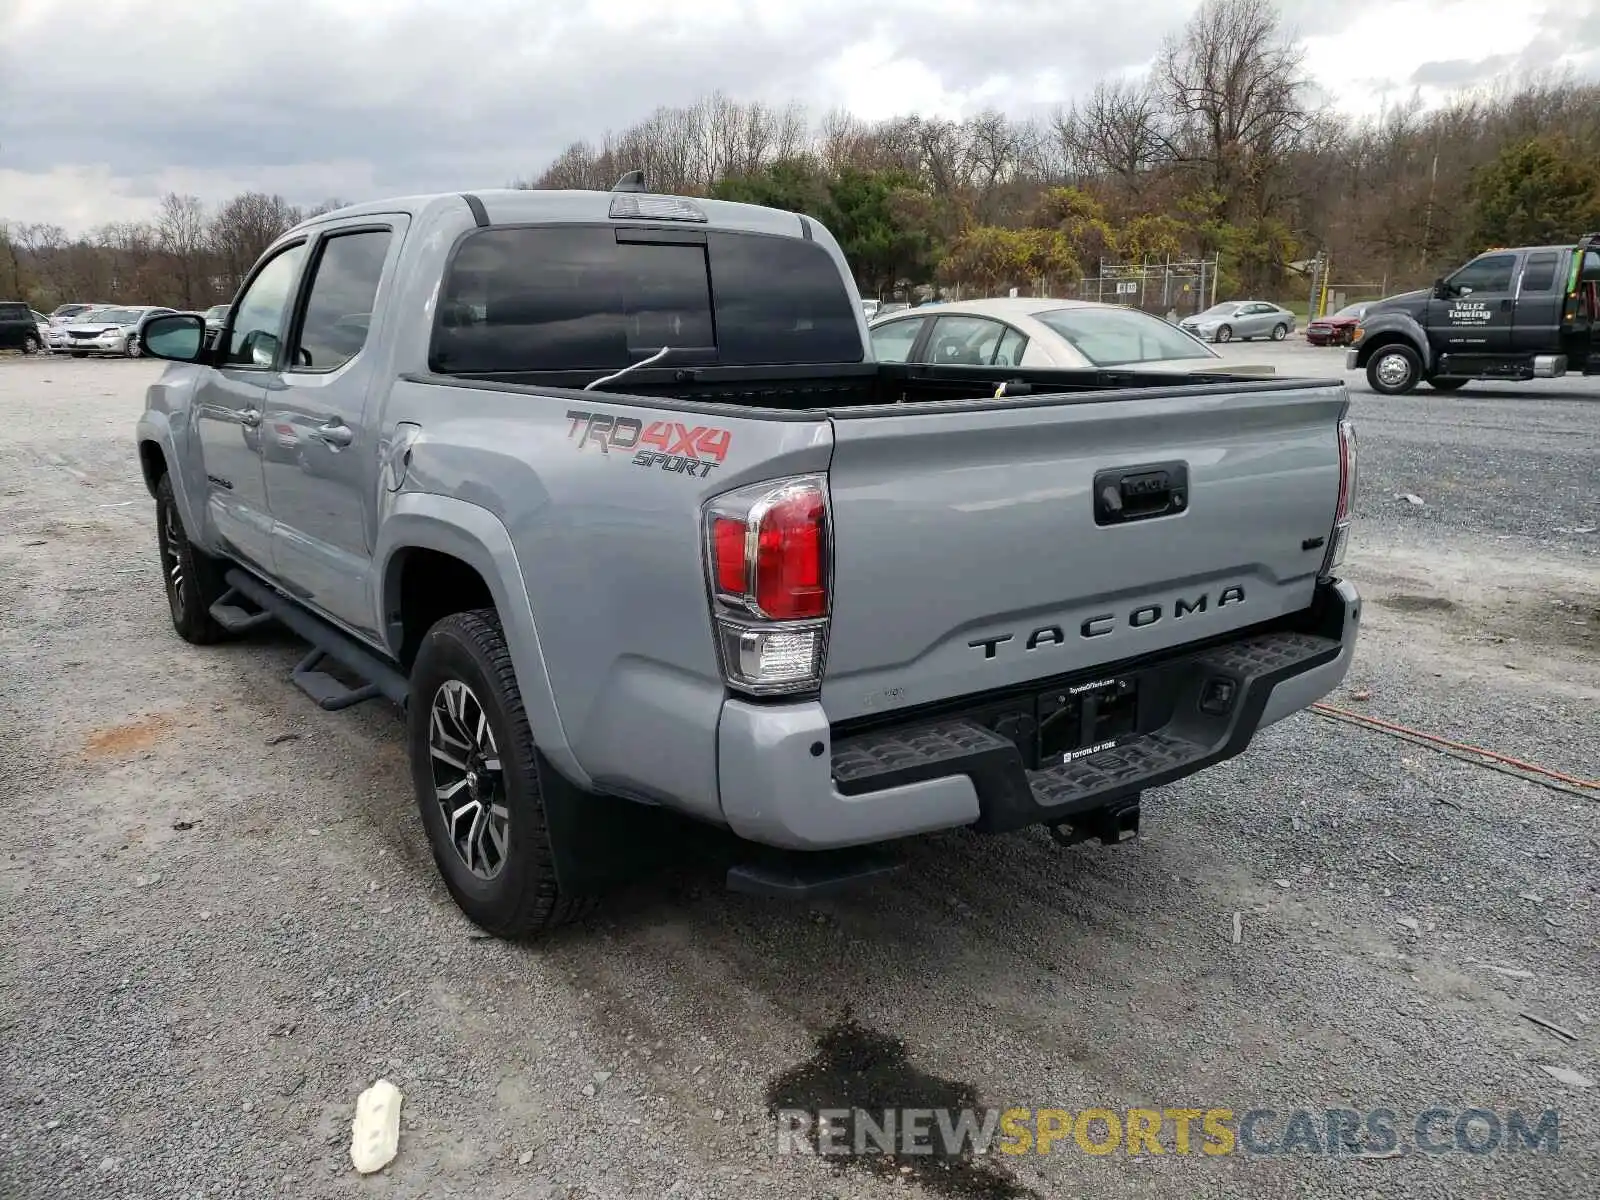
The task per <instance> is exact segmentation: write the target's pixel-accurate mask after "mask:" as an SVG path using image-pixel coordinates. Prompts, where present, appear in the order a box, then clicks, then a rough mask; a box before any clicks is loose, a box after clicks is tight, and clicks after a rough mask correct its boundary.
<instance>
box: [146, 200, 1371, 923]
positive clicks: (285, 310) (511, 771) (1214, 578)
mask: <svg viewBox="0 0 1600 1200" xmlns="http://www.w3.org/2000/svg"><path fill="white" fill-rule="evenodd" d="M641 190H642V184H641V183H640V182H639V180H638V176H637V175H634V176H633V177H631V178H625V180H624V181H623V185H619V188H618V190H617V191H615V192H613V193H610V194H608V193H604V192H590V193H580V192H559V193H554V192H538V191H497V192H485V193H480V194H469V195H463V194H459V193H457V194H450V195H439V196H432V197H425V198H421V199H418V198H411V199H401V200H386V201H380V202H377V203H373V204H366V205H360V206H356V207H352V208H349V209H346V210H343V211H342V212H341V213H339V214H335V215H333V216H331V217H330V216H323V217H320V218H317V219H316V220H315V221H312V222H306V223H302V224H300V225H298V226H296V227H295V228H293V229H291V230H289V231H287V232H286V233H284V234H283V235H282V236H280V237H279V238H278V239H277V240H276V241H275V242H274V243H273V244H272V245H271V246H269V247H268V248H267V249H266V251H265V252H264V254H263V256H262V257H261V259H260V261H259V262H258V263H257V264H256V266H255V267H254V268H253V269H252V271H251V272H250V274H249V276H248V277H247V279H246V281H245V285H244V288H243V290H242V291H241V293H240V295H239V299H238V302H237V304H236V305H235V308H234V315H233V317H232V319H231V322H230V330H231V332H230V334H229V337H228V339H227V341H226V342H225V343H221V344H219V345H217V346H215V347H213V348H211V349H208V348H207V347H206V346H205V342H204V332H205V322H204V320H203V319H201V318H200V317H197V316H188V315H173V316H163V317H156V318H154V319H153V320H151V321H150V323H149V324H148V325H147V326H146V328H145V332H144V334H143V337H144V342H145V345H146V347H147V348H148V349H149V351H150V352H151V353H153V354H156V355H159V356H161V357H164V358H168V359H171V360H173V363H174V365H172V366H170V367H168V368H167V370H166V372H165V373H164V374H163V375H162V376H161V378H160V379H159V380H157V381H156V382H155V383H154V384H152V385H151V387H150V388H149V390H148V392H147V395H146V405H145V411H144V413H143V414H142V415H141V417H140V418H139V421H138V425H137V431H136V435H135V436H136V441H137V444H138V457H139V462H140V464H141V467H142V470H143V474H144V480H145V483H146V485H147V486H148V488H149V490H150V492H151V493H152V495H153V496H154V497H155V501H156V503H155V509H156V519H155V530H154V533H155V537H154V540H155V542H156V547H155V548H156V549H157V551H158V553H159V556H160V559H161V572H160V577H161V580H162V583H163V587H164V588H165V592H166V599H167V602H168V608H169V615H170V618H171V621H172V624H173V627H174V628H175V629H176V630H177V632H178V634H179V636H180V637H182V638H183V639H184V640H186V641H188V642H191V643H196V644H205V643H211V642H216V641H218V640H221V639H224V638H226V637H229V636H231V635H235V634H240V633H243V632H245V631H247V630H250V629H253V628H255V627H257V626H261V625H264V624H271V623H278V624H281V625H283V626H286V627H287V628H288V629H290V630H292V631H293V632H294V633H295V634H296V635H298V636H300V637H302V638H305V639H306V640H307V641H309V642H310V643H311V645H312V647H313V649H312V652H311V654H309V655H308V656H307V658H306V659H305V660H304V661H303V662H302V663H301V664H300V665H299V666H298V667H297V668H295V670H294V672H293V675H292V678H293V679H294V680H295V681H296V683H298V684H299V686H300V687H301V688H302V690H304V691H305V692H306V693H307V694H308V695H309V696H311V697H313V698H314V699H315V700H316V702H317V703H318V704H319V705H320V706H321V707H323V708H325V709H330V710H333V709H341V708H344V707H347V706H349V705H350V704H353V703H358V702H361V701H365V700H370V699H376V698H379V697H387V698H390V699H392V700H394V701H395V702H397V703H399V704H401V705H403V706H404V708H405V711H406V714H407V715H406V720H407V733H406V741H405V745H406V753H407V755H408V756H409V761H410V768H411V779H412V783H413V787H414V788H415V791H416V798H417V803H418V806H419V809H420V814H421V818H422V822H423V825H424V828H425V830H426V832H427V836H428V838H429V840H430V843H431V847H432V851H433V857H434V861H435V863H436V864H437V866H438V868H439V870H440V872H441V874H442V875H443V877H444V880H445V883H446V886H447V887H448V889H449V891H450V893H451V895H452V896H453V897H454V899H455V901H456V903H457V904H458V905H459V906H460V907H461V909H462V910H463V911H464V912H466V913H467V915H468V916H469V917H470V918H471V919H472V920H473V921H475V922H476V923H477V924H478V925H479V926H480V927H482V928H483V929H485V930H486V931H488V932H490V933H491V934H495V935H500V936H514V935H519V934H526V933H530V932H533V931H536V930H540V929H543V928H546V927H548V926H550V925H553V924H556V923H558V922H560V921H563V920H566V919H568V918H570V917H572V916H573V915H576V914H577V913H579V912H581V911H583V908H584V906H585V902H586V901H587V899H588V898H589V897H590V896H591V895H593V893H594V890H595V889H596V888H597V886H598V883H597V881H599V880H605V879H607V878H608V877H614V874H613V873H614V872H617V871H619V870H620V866H619V864H626V863H627V861H628V857H629V856H632V855H637V854H645V853H661V852H664V850H666V849H670V847H671V846H672V845H673V844H674V843H673V842H671V841H670V840H669V839H668V838H666V837H665V836H656V835H655V834H654V833H652V832H650V831H652V830H655V829H659V828H661V827H662V826H663V825H665V821H664V817H666V816H671V815H673V814H676V815H678V816H680V817H686V818H691V819H694V820H698V821H700V822H704V823H707V824H710V825H713V826H717V827H720V828H721V829H722V830H723V831H724V832H725V833H727V834H731V835H733V836H731V837H725V838H723V839H720V844H722V845H726V846H727V847H729V848H730V849H731V850H733V851H734V852H735V853H736V854H737V855H738V857H737V858H735V859H734V865H733V867H732V868H731V869H730V870H729V871H728V874H727V880H728V883H729V885H730V886H731V887H735V888H739V889H741V890H746V891H754V892H761V893H763V894H766V895H773V896H778V895H781V896H809V895H815V894H816V893H817V892H818V891H819V890H821V889H824V888H827V887H830V886H837V885H839V884H842V883H847V882H849V881H851V880H856V879H860V878H861V877H863V875H865V874H868V873H871V874H876V873H879V872H881V871H882V870H883V869H884V865H885V863H884V855H885V853H886V852H888V851H889V850H892V846H880V847H879V851H878V854H877V856H876V857H875V858H873V859H868V858H863V854H862V851H861V849H860V848H862V847H867V846H873V845H878V844H883V843H893V842H895V841H896V840H898V839H901V838H904V837H908V836H912V835H916V834H921V833H927V832H931V831H934V830H940V829H951V828H959V827H971V828H973V829H975V830H976V831H980V832H986V833H998V832H1004V831H1007V830H1016V829H1022V828H1025V827H1029V826H1033V825H1040V824H1042V825H1045V826H1047V827H1048V828H1049V829H1050V830H1051V832H1052V834H1053V836H1054V837H1055V838H1056V840H1057V841H1059V842H1061V843H1063V844H1070V843H1073V842H1081V841H1085V840H1089V839H1095V838H1098V839H1100V840H1101V841H1103V842H1106V843H1110V844H1115V843H1118V842H1122V841H1126V840H1127V839H1128V838H1129V837H1131V836H1133V834H1134V833H1135V832H1136V830H1137V826H1138V817H1139V796H1140V793H1141V790H1143V789H1145V788H1154V787H1157V786H1159V785H1164V784H1168V783H1171V782H1173V781H1174V780H1177V779H1180V778H1183V777H1185V776H1188V775H1190V774H1193V773H1194V772H1196V771H1200V770H1203V769H1205V768H1206V767H1209V766H1211V765H1212V764H1214V763H1218V762H1221V761H1223V760H1225V759H1228V758H1231V757H1232V756H1234V755H1237V754H1239V753H1241V752H1242V751H1243V750H1244V749H1245V748H1246V747H1247V746H1248V745H1249V743H1250V741H1251V739H1252V737H1253V736H1254V735H1255V734H1256V732H1257V730H1258V729H1260V728H1262V727H1264V726H1267V725H1270V724H1272V723H1273V722H1275V721H1279V720H1281V719H1283V718H1285V717H1287V716H1289V715H1290V714H1291V713H1294V712H1296V711H1298V710H1301V709H1303V708H1305V707H1306V706H1307V705H1309V704H1311V703H1313V702H1314V701H1316V700H1318V699H1319V698H1321V697H1322V696H1324V695H1326V694H1327V693H1328V692H1329V691H1330V690H1331V689H1332V688H1334V687H1336V686H1337V685H1338V684H1339V682H1340V681H1341V680H1342V679H1343V678H1344V676H1345V675H1346V673H1347V671H1348V670H1349V666H1350V661H1351V656H1352V654H1353V652H1354V648H1355V642H1356V638H1357V629H1358V623H1359V616H1360V600H1359V597H1358V595H1357V593H1356V590H1355V588H1354V587H1352V586H1351V585H1350V584H1349V583H1348V582H1345V581H1343V580H1341V579H1340V578H1339V564H1340V562H1341V559H1342V556H1343V554H1344V550H1345V545H1346V541H1347V538H1348V533H1349V518H1350V507H1351V492H1352V488H1353V487H1354V484H1355V479H1356V463H1355V441H1354V434H1353V430H1352V426H1351V422H1350V420H1349V415H1348V410H1349V405H1350V399H1349V395H1348V394H1347V392H1346V389H1345V385H1344V384H1343V383H1342V382H1339V381H1333V380H1325V379H1324V380H1316V379H1294V380H1288V379H1270V380H1252V379H1226V378H1224V379H1214V378H1211V377H1208V376H1182V375H1179V376H1173V375H1162V374H1156V373H1144V374H1137V373H1131V372H1130V373H1126V374H1119V375H1117V376H1116V377H1110V378H1108V377H1106V376H1105V373H1103V372H1096V371H1059V370H1051V369H1039V370H1032V371H1026V372H1024V374H1025V375H1026V376H1027V377H1028V379H1029V380H1031V387H1032V394H1030V395H1027V396H1024V397H1019V398H1015V399H1009V398H1006V397H1003V396H1002V397H999V398H996V397H995V394H994V393H995V390H996V385H997V384H999V383H1001V382H1004V381H1007V380H1009V379H1012V378H1014V377H1015V374H1016V372H1015V370H1014V369H1013V368H1008V367H991V368H989V369H984V368H982V367H971V366H967V367H961V368H951V367H942V366H925V367H911V366H905V365H896V364H890V363H880V362H874V361H872V357H871V354H870V351H869V348H868V347H867V346H866V345H865V344H864V337H863V333H864V330H863V322H862V319H861V312H860V309H859V307H858V304H857V300H858V297H857V295H856V290H855V287H854V285H853V283H852V282H851V278H850V270H849V265H848V264H847V262H846V260H845V257H844V254H843V252H842V251H841V250H840V248H839V244H838V242H837V241H836V240H835V239H834V237H833V235H832V234H831V233H829V231H828V230H827V229H826V227H824V226H823V225H821V224H820V223H819V222H817V221H816V220H814V219H810V218H797V217H796V216H795V215H794V214H793V213H790V212H782V211H778V210H774V209H768V208H760V207H756V206H754V205H746V204H732V203H725V202H718V201H714V200H705V199H687V198H682V197H673V196H662V195H640V194H639V192H640V191H641ZM435 298H437V301H438V302H437V303H435ZM480 306H481V312H482V313H483V316H482V317H481V318H479V317H478V316H477V315H476V312H477V311H479V310H480ZM1072 311H1074V312H1076V311H1078V310H1072ZM1085 311H1087V310H1085ZM369 312H370V320H368V319H366V318H367V316H368V314H369ZM944 312H945V309H941V310H940V314H939V316H938V317H936V318H935V319H936V320H937V319H942V318H943V315H944ZM351 317H359V318H361V319H358V320H349V319H347V318H351ZM1091 319H1092V318H1091ZM1123 336H1125V337H1126V336H1128V335H1126V334H1124V335H1123ZM1150 336H1152V337H1153V336H1154V334H1153V333H1152V334H1151V335H1150ZM1166 336H1168V337H1171V336H1181V335H1177V334H1176V331H1173V330H1171V329H1170V327H1169V328H1168V329H1167V333H1166ZM1132 340H1133V341H1135V342H1137V340H1138V339H1137V337H1134V338H1133V339H1132ZM1196 385H1198V386H1196ZM1191 389H1192V390H1191ZM241 429H243V430H244V431H245V432H249V431H251V430H257V431H259V432H260V439H259V441H258V442H257V443H256V445H257V447H259V448H258V449H252V448H251V444H250V443H249V442H248V441H246V440H245V439H243V438H242V437H241V436H240V434H241ZM269 444H276V445H278V446H280V447H287V448H290V449H292V450H293V451H294V452H292V453H291V452H285V453H276V452H275V453H273V454H270V455H269V454H267V453H266V452H265V447H266V446H267V445H269ZM324 660H331V661H332V662H335V663H337V664H339V665H340V667H342V668H343V670H344V671H345V672H351V673H353V674H354V675H355V676H356V677H357V681H358V682H352V681H350V680H348V679H347V680H345V681H343V682H341V681H340V680H339V678H337V677H336V675H335V674H334V673H333V672H331V671H328V670H324V669H323V668H322V667H321V666H320V665H319V664H320V663H321V662H323V661H324ZM241 661H242V660H241ZM330 802H331V803H334V804H335V805H337V798H330ZM682 844H683V843H682V842H681V841H679V842H677V843H676V845H678V846H680V847H681V846H682ZM890 865H892V864H890ZM630 869H631V866H630Z"/></svg>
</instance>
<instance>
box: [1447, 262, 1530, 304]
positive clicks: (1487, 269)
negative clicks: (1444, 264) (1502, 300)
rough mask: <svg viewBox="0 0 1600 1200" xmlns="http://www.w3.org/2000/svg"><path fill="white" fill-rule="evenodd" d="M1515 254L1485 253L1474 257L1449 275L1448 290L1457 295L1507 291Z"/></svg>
mask: <svg viewBox="0 0 1600 1200" xmlns="http://www.w3.org/2000/svg"><path fill="white" fill-rule="evenodd" d="M1516 265H1517V256H1516V255H1515V254H1486V255H1484V257H1482V258H1478V259H1474V260H1473V261H1472V262H1469V263H1468V264H1467V265H1466V266H1464V267H1462V268H1461V270H1459V271H1457V272H1456V273H1455V274H1454V275H1452V276H1451V277H1450V290H1451V292H1453V293H1454V294H1455V295H1457V296H1465V295H1467V294H1468V292H1469V291H1471V292H1491V293H1493V292H1509V291H1510V290H1511V272H1512V271H1513V270H1514V269H1515V268H1516Z"/></svg>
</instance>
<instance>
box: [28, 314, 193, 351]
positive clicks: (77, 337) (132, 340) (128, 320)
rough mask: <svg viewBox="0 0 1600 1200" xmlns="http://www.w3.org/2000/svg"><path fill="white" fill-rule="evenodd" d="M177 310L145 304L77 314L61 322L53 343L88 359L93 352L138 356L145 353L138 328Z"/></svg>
mask: <svg viewBox="0 0 1600 1200" xmlns="http://www.w3.org/2000/svg"><path fill="white" fill-rule="evenodd" d="M176 311H177V310H176V309H171V308H160V307H157V306H155V305H145V304H137V305H126V306H118V307H115V308H98V309H95V310H94V311H93V312H87V313H83V314H82V315H80V316H77V317H74V318H73V319H72V320H71V321H70V322H68V323H67V324H65V325H58V326H57V327H56V328H55V330H54V332H53V334H52V336H51V341H50V346H51V349H53V350H61V351H65V352H66V353H68V354H70V355H72V356H73V357H74V358H87V357H88V356H89V355H91V354H118V355H124V356H126V357H128V358H138V357H139V355H140V354H142V353H143V351H142V350H141V348H140V346H139V330H140V329H142V328H143V327H144V323H145V322H146V321H148V320H149V319H150V318H151V317H159V316H164V315H165V314H167V313H170V312H176Z"/></svg>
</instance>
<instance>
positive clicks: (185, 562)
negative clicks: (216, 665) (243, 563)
mask: <svg viewBox="0 0 1600 1200" xmlns="http://www.w3.org/2000/svg"><path fill="white" fill-rule="evenodd" d="M156 544H157V546H158V547H159V549H160V551H161V583H162V586H163V587H164V588H165V589H166V593H167V610H168V612H169V613H170V614H171V616H172V628H173V629H175V630H177V633H178V636H179V637H181V638H182V639H183V640H184V641H186V642H188V643H190V644H191V645H194V646H209V645H211V644H212V643H214V642H220V641H223V640H224V639H225V638H227V636H228V631H227V630H226V629H224V628H223V627H222V626H221V625H218V624H217V622H216V621H215V620H214V619H213V618H212V616H211V606H212V605H213V604H215V603H216V602H217V601H218V600H220V599H221V598H222V595H223V593H224V592H226V591H227V590H228V585H227V584H226V583H224V582H223V580H222V576H223V571H224V568H223V564H222V562H221V561H220V560H219V559H215V558H212V557H211V555H209V554H207V553H205V552H204V551H203V550H196V549H195V548H194V546H193V545H191V544H190V542H189V535H188V533H187V532H186V531H185V530H184V528H183V516H182V514H180V513H179V512H178V505H177V502H176V501H175V500H174V498H173V495H172V476H171V475H163V476H162V477H161V482H160V483H158V484H156Z"/></svg>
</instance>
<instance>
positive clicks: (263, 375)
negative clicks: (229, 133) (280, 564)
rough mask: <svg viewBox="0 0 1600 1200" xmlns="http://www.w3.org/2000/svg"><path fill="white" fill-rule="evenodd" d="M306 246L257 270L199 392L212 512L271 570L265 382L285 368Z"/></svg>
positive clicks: (220, 528)
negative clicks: (283, 360) (282, 355)
mask: <svg viewBox="0 0 1600 1200" xmlns="http://www.w3.org/2000/svg"><path fill="white" fill-rule="evenodd" d="M305 250H306V247H305V243H304V242H299V243H296V244H294V245H291V246H288V247H286V248H285V249H284V250H282V251H280V252H279V253H278V254H276V255H274V256H273V257H272V258H270V259H268V260H267V261H266V262H264V263H262V264H261V266H260V267H258V268H257V270H256V273H255V275H254V276H253V277H252V278H251V280H250V281H249V283H248V284H247V285H246V287H245V291H244V295H243V296H242V297H241V298H240V301H239V304H238V306H237V308H236V310H235V313H234V317H233V323H232V324H231V325H230V326H229V327H228V328H227V329H226V330H224V331H223V335H222V338H221V339H219V341H220V342H221V345H220V347H219V348H218V351H217V359H216V363H215V365H214V366H213V367H212V369H211V370H208V371H206V372H204V373H203V375H202V377H201V380H200V383H199V386H198V387H197V389H196V392H195V418H196V419H195V430H196V433H197V435H198V437H199V439H200V457H201V460H202V461H203V463H204V470H205V496H206V512H207V516H208V518H209V519H210V521H211V524H212V526H213V527H214V528H215V529H216V531H217V535H218V536H219V537H220V538H221V539H222V540H223V541H224V542H225V543H226V544H227V545H228V547H229V548H230V550H231V551H232V552H233V553H234V554H236V555H238V556H239V557H240V558H241V559H244V560H246V561H249V562H252V563H255V564H257V565H258V566H260V567H262V568H264V569H265V568H270V567H271V566H272V518H271V515H270V514H269V512H268V508H267V492H266V482H265V477H264V476H263V473H262V465H261V452H262V436H261V435H262V428H263V419H264V413H265V408H266V385H267V381H268V380H269V379H270V378H271V377H272V372H273V370H274V369H275V368H276V367H277V365H278V359H279V354H280V351H281V349H282V344H283V336H284V330H285V328H286V325H287V319H288V315H289V303H290V300H291V298H292V297H293V295H294V290H295V287H296V285H297V284H298V282H299V279H300V267H301V263H302V261H303V260H304V258H305Z"/></svg>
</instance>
